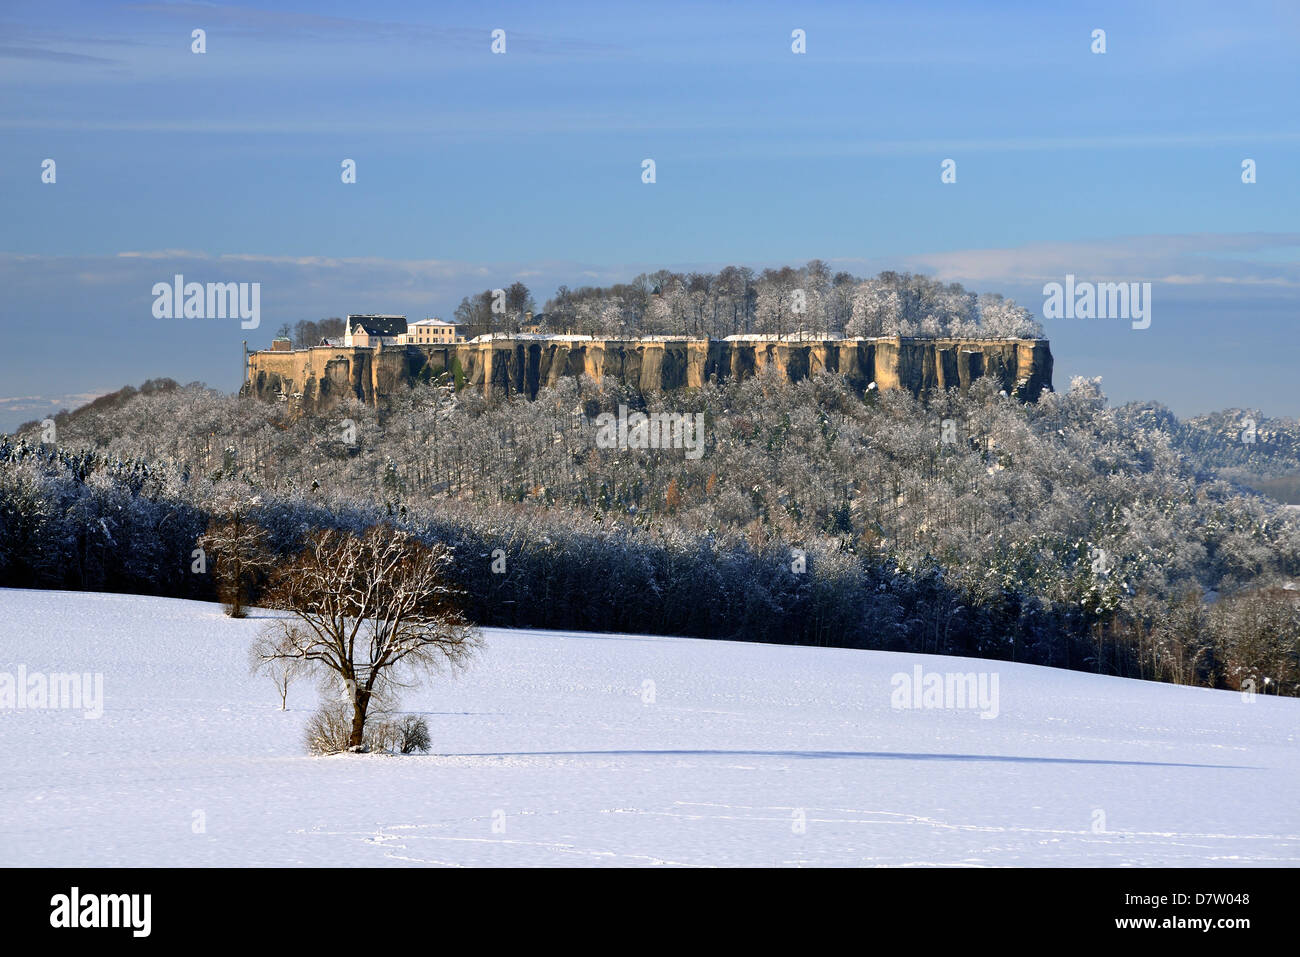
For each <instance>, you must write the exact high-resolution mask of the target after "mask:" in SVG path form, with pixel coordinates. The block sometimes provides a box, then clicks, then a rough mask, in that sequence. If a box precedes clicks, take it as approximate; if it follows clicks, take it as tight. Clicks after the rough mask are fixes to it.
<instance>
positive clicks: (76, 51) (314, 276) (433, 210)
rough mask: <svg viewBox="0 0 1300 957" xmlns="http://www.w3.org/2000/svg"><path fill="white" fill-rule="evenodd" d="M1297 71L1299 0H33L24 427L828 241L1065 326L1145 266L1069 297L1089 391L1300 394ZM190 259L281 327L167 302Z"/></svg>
mask: <svg viewBox="0 0 1300 957" xmlns="http://www.w3.org/2000/svg"><path fill="white" fill-rule="evenodd" d="M196 29H201V30H203V31H205V33H204V40H205V52H203V53H196V52H194V51H193V49H192V47H193V44H194V39H193V31H194V30H196ZM494 30H503V31H504V36H505V52H504V53H493V52H492V44H493V38H492V33H493V31H494ZM794 30H802V31H804V36H805V38H806V39H805V46H806V52H805V53H802V54H798V53H795V52H793V50H792V44H793V42H794V41H793V40H792V32H793V31H794ZM1096 30H1104V31H1105V52H1104V53H1097V52H1093V48H1094V47H1095V46H1096V41H1095V39H1094V36H1093V34H1094V31H1096ZM1298 68H1300V4H1297V3H1294V2H1237V3H1232V4H1223V3H1198V2H1195V0H1193V2H1176V3H1158V2H1152V3H1142V4H1132V3H1115V4H1108V3H1099V4H1086V3H1085V4H1070V5H1068V6H1066V5H1061V4H1042V3H979V4H975V3H968V2H960V3H957V2H954V3H883V4H873V3H862V2H852V3H833V2H832V3H818V4H806V3H793V2H786V3H764V2H747V3H743V4H741V3H717V4H698V3H690V4H685V3H673V2H656V3H653V4H648V3H628V4H621V3H610V2H599V3H563V2H557V3H547V4H536V3H518V4H510V3H490V2H489V3H465V4H461V3H418V4H417V3H412V4H395V3H387V2H369V3H366V4H355V3H335V2H328V0H326V2H312V3H306V2H298V3H293V2H285V3H263V4H257V5H233V4H217V3H202V4H200V3H128V4H117V3H111V2H95V3H65V2H60V0H39V2H26V0H6V2H5V3H4V4H3V5H2V6H0V91H2V93H0V288H2V289H3V292H4V295H3V296H0V330H2V331H3V335H4V340H3V341H4V346H3V348H0V429H4V428H7V427H8V428H11V427H13V426H14V425H16V424H17V423H19V422H22V421H25V420H28V419H33V418H41V417H43V416H44V415H47V414H49V413H51V412H53V411H56V410H57V409H59V408H63V407H75V406H76V405H78V404H80V403H81V402H84V401H86V400H88V399H89V398H90V397H93V396H94V395H97V394H102V393H104V392H107V391H111V390H113V389H117V388H120V387H121V386H123V385H126V384H135V385H138V384H139V383H140V382H142V381H144V380H145V379H148V378H152V377H156V376H169V377H171V378H174V379H176V380H178V381H180V382H191V381H196V380H201V381H204V382H206V383H208V384H209V385H211V386H213V387H215V388H220V389H224V390H230V391H233V390H234V389H236V388H238V386H239V383H240V377H241V373H242V367H243V352H242V343H243V341H244V340H248V342H249V345H250V346H252V347H265V346H266V345H267V344H268V343H269V341H270V338H271V336H272V335H273V334H274V332H275V330H276V329H278V328H279V326H280V325H281V324H282V323H284V322H289V323H293V322H295V321H297V320H299V319H319V318H323V317H326V316H339V315H346V314H347V313H384V312H396V313H405V314H407V315H408V316H411V317H412V318H416V317H424V316H450V315H451V314H452V312H453V311H454V309H455V307H456V305H457V303H459V302H460V300H461V298H462V297H463V296H465V295H467V294H471V293H474V292H477V291H480V290H482V289H486V288H495V287H499V286H505V285H508V284H509V283H511V282H513V281H514V280H516V279H519V280H522V281H524V282H525V283H527V284H528V285H529V287H530V288H531V289H532V290H533V293H534V296H535V298H536V299H537V301H538V303H539V305H540V304H541V303H542V302H544V300H545V299H546V298H547V297H548V296H550V295H551V294H552V293H553V292H554V290H555V288H556V286H558V285H560V284H561V283H563V284H567V285H569V286H571V287H574V286H579V285H585V284H606V283H611V282H615V281H626V280H628V279H631V278H632V277H634V276H635V275H637V274H638V273H640V272H643V271H653V270H655V269H660V268H670V269H678V270H688V269H717V268H720V267H722V266H724V265H727V264H740V265H749V266H753V267H755V268H763V267H766V266H779V265H785V264H791V265H798V264H801V263H803V262H806V261H807V260H809V259H812V258H820V259H823V260H826V261H827V262H828V263H830V264H831V266H832V268H834V269H836V270H839V269H845V270H848V271H850V272H854V273H856V274H860V275H870V274H874V273H876V272H878V271H880V270H882V269H898V270H903V269H907V270H912V271H920V272H925V273H927V274H930V275H935V276H938V277H940V278H943V279H945V280H950V281H958V282H962V283H963V284H964V285H966V286H967V288H970V289H974V290H976V291H979V292H985V291H992V292H1000V293H1003V294H1005V295H1008V296H1011V297H1012V298H1014V299H1016V301H1017V302H1019V303H1021V304H1022V305H1024V306H1026V307H1027V308H1028V309H1029V310H1030V311H1031V312H1033V313H1035V314H1036V315H1038V316H1039V317H1040V318H1041V317H1042V316H1043V312H1044V300H1045V296H1044V291H1043V287H1044V285H1045V284H1047V283H1050V282H1064V280H1065V277H1066V275H1067V274H1069V275H1074V276H1075V277H1076V278H1077V279H1078V280H1081V281H1084V280H1086V281H1092V282H1149V283H1151V290H1152V291H1151V324H1150V326H1149V327H1148V328H1145V329H1134V328H1132V324H1131V323H1130V322H1128V321H1125V320H1115V319H1044V325H1045V327H1046V334H1047V336H1048V337H1049V338H1050V339H1051V340H1052V351H1053V354H1054V356H1055V358H1056V376H1055V380H1056V386H1057V388H1058V389H1062V388H1068V385H1069V381H1070V377H1071V376H1073V375H1088V376H1101V377H1102V388H1103V390H1104V391H1105V392H1106V394H1107V395H1108V396H1109V397H1110V399H1111V400H1112V402H1124V401H1130V400H1155V401H1159V402H1163V403H1164V404H1166V405H1168V406H1169V407H1170V408H1172V409H1173V410H1174V411H1175V412H1176V413H1177V414H1179V415H1191V414H1196V413H1199V412H1206V411H1210V410H1214V409H1220V408H1228V407H1244V408H1252V409H1258V410H1260V411H1262V412H1264V413H1265V414H1267V415H1286V416H1297V415H1300V390H1298V389H1297V388H1296V386H1295V382H1296V378H1297V371H1296V370H1297V367H1298V363H1297V360H1296V358H1295V356H1294V355H1293V352H1294V346H1295V345H1296V343H1297V338H1298V337H1297V334H1296V332H1297V322H1300V188H1298V187H1297V179H1298V178H1300V109H1297V102H1300V96H1298V94H1300V69H1298ZM347 159H351V160H353V161H354V162H355V164H356V181H355V182H354V183H344V182H343V181H342V174H341V170H342V163H343V161H344V160H347ZM645 159H653V160H654V162H655V174H656V176H655V182H654V183H645V182H643V181H642V168H643V167H642V164H643V160H645ZM949 159H950V160H953V161H954V162H955V164H956V165H955V170H956V181H955V182H949V183H945V182H943V181H942V177H941V173H942V164H943V163H944V161H945V160H949ZM1248 159H1249V160H1253V161H1254V168H1255V182H1253V183H1244V182H1243V181H1242V176H1243V173H1242V164H1243V162H1244V161H1245V160H1248ZM46 160H53V161H54V174H55V175H54V180H55V181H54V182H52V183H50V182H43V176H47V174H46V173H45V166H46V165H47V164H45V161H46ZM176 274H181V275H183V276H184V277H185V279H186V281H197V282H249V283H252V282H257V283H260V284H261V324H260V326H259V327H258V328H257V329H253V330H249V329H243V328H241V324H240V322H239V321H238V320H235V319H158V318H155V316H154V315H153V310H152V307H153V303H154V296H153V293H152V289H153V286H154V284H155V283H158V282H171V281H172V278H173V276H175V275H176Z"/></svg>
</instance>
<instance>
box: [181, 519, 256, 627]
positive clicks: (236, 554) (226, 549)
mask: <svg viewBox="0 0 1300 957" xmlns="http://www.w3.org/2000/svg"><path fill="white" fill-rule="evenodd" d="M258 504H260V500H259V499H257V498H252V499H248V500H242V499H239V498H235V497H232V498H228V499H226V500H225V501H223V502H221V503H220V504H219V505H218V512H217V515H216V516H214V517H213V519H212V520H211V522H209V524H208V530H207V531H206V532H204V533H203V534H202V535H201V536H199V540H198V546H199V547H200V548H201V549H203V550H204V552H211V553H212V554H213V556H214V557H215V563H214V567H213V577H214V578H215V579H216V585H217V598H218V599H220V601H221V603H222V604H223V605H224V606H225V609H226V614H227V615H229V616H230V617H231V618H243V617H245V615H246V614H247V611H246V608H247V605H248V600H249V594H250V592H251V590H252V588H253V585H254V582H255V581H256V580H257V579H258V578H259V577H260V576H261V575H262V574H263V573H264V572H265V571H266V570H267V569H268V568H269V567H270V565H271V561H272V557H271V555H270V553H269V551H268V549H267V540H268V535H267V532H266V529H264V528H262V526H260V525H258V524H257V523H256V522H255V521H253V519H252V515H251V512H252V508H253V507H255V506H256V505H258Z"/></svg>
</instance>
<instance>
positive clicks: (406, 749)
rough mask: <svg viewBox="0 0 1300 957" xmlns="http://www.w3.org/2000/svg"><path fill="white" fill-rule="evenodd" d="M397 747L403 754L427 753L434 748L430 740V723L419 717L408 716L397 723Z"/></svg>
mask: <svg viewBox="0 0 1300 957" xmlns="http://www.w3.org/2000/svg"><path fill="white" fill-rule="evenodd" d="M397 735H398V737H397V747H398V749H399V750H400V751H401V752H402V753H403V754H410V753H411V752H412V751H419V752H421V753H424V752H427V751H428V750H429V748H430V747H432V742H431V741H430V740H429V723H428V722H427V721H425V720H424V719H423V718H421V717H420V716H419V715H415V714H408V715H404V716H403V717H402V720H401V721H399V722H397Z"/></svg>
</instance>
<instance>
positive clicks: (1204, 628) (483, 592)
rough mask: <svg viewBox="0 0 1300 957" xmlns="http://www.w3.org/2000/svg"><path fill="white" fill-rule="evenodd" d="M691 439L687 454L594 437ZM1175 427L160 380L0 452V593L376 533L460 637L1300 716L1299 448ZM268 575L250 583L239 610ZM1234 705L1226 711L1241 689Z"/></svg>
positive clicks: (711, 392) (1199, 426)
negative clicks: (1037, 673)
mask: <svg viewBox="0 0 1300 957" xmlns="http://www.w3.org/2000/svg"><path fill="white" fill-rule="evenodd" d="M620 404H625V405H627V406H629V407H630V408H633V409H642V410H656V411H678V412H683V413H697V412H702V413H703V414H704V416H705V426H706V427H705V443H706V444H705V453H704V454H703V455H702V456H701V457H698V458H694V457H688V456H687V455H685V454H684V452H683V450H681V449H663V448H660V449H653V448H647V449H635V448H632V449H629V448H602V447H600V445H599V444H598V443H597V442H596V441H595V435H596V428H595V426H594V422H595V418H596V416H598V415H600V414H601V413H603V412H612V411H614V410H615V409H617V408H618V406H619V405H620ZM1250 423H1251V425H1250V431H1249V435H1250V436H1251V438H1249V439H1247V438H1245V437H1244V436H1245V435H1246V434H1247V431H1246V427H1244V426H1243V425H1242V424H1241V420H1240V418H1239V417H1237V416H1235V415H1229V414H1227V413H1225V414H1223V415H1222V416H1220V417H1218V418H1214V417H1210V418H1209V419H1204V420H1200V421H1191V420H1189V422H1179V420H1178V419H1176V418H1175V417H1174V416H1173V415H1172V414H1171V413H1169V412H1168V410H1165V409H1163V408H1161V407H1159V406H1153V405H1131V406H1124V407H1118V408H1115V407H1111V406H1109V405H1108V403H1107V401H1106V399H1105V396H1104V395H1103V394H1102V392H1101V389H1100V384H1099V381H1098V380H1094V379H1082V378H1081V379H1076V380H1075V382H1074V383H1073V384H1072V387H1071V388H1070V389H1069V391H1068V392H1064V393H1051V392H1045V393H1044V394H1043V396H1042V398H1041V400H1040V401H1039V402H1037V403H1028V404H1026V403H1020V402H1017V401H1015V400H1012V399H1009V398H1007V397H1006V396H1005V395H1001V394H998V393H997V392H995V391H994V389H993V387H992V386H991V384H990V383H989V382H987V381H981V382H979V383H977V384H976V385H975V386H974V387H973V388H972V389H971V390H970V392H969V393H968V394H964V395H963V394H960V393H958V392H957V391H950V392H948V393H942V394H933V395H929V396H927V397H923V398H920V399H918V398H915V397H913V396H912V395H910V394H909V393H906V392H901V391H891V392H884V393H882V392H877V391H874V390H869V391H868V392H867V393H866V394H865V395H861V394H855V393H854V391H853V390H851V389H849V388H848V387H847V386H846V385H845V383H844V382H843V380H842V379H841V378H839V377H837V376H828V375H822V376H817V377H814V378H811V379H806V380H803V381H800V382H796V383H789V382H786V381H784V380H782V379H781V378H780V377H777V376H774V375H766V374H764V375H759V376H757V377H755V378H752V379H748V380H744V381H740V382H723V383H721V384H718V383H709V384H708V385H706V386H705V387H703V388H700V389H694V390H680V391H675V392H672V393H665V394H662V395H652V396H641V395H638V394H636V393H634V392H629V391H626V390H625V389H624V388H623V387H622V386H620V385H619V384H617V383H613V382H605V383H598V382H596V381H593V380H591V379H589V378H582V379H569V380H564V381H562V382H561V383H560V384H559V386H558V387H557V388H556V389H554V390H546V389H544V390H543V391H542V392H541V394H540V395H539V396H538V398H537V400H536V401H533V402H527V401H506V400H495V401H488V400H485V399H484V398H483V397H482V396H481V395H479V394H476V393H474V392H473V391H472V390H464V391H461V392H457V391H456V389H455V387H454V384H453V383H447V382H432V383H428V384H421V385H419V386H417V387H416V388H414V389H412V390H411V391H410V392H408V393H406V394H403V395H400V396H396V397H393V398H392V399H391V401H390V402H388V404H387V405H386V406H385V407H384V408H381V409H375V408H372V407H369V406H366V405H363V404H360V403H355V402H354V403H351V404H349V405H346V406H344V407H342V408H340V409H338V410H336V411H335V412H334V413H332V414H329V415H319V416H310V415H306V416H303V415H294V414H292V413H290V412H289V411H288V410H286V409H285V408H284V407H283V406H280V405H276V404H272V403H262V402H258V401H256V400H252V399H248V398H239V397H234V396H230V395H226V394H223V393H220V392H217V391H213V390H210V389H207V388H205V387H203V386H201V385H197V384H195V385H191V386H184V387H182V386H180V385H178V384H177V383H175V382H172V381H170V380H155V381H152V382H149V383H146V384H145V385H144V386H143V387H141V388H140V389H138V390H137V389H132V388H128V389H124V390H122V391H121V392H118V393H114V394H112V395H110V396H105V397H102V398H101V399H98V400H96V401H95V402H93V403H91V404H90V405H88V406H85V407H83V408H82V409H79V410H77V411H75V412H73V413H65V414H62V415H60V416H59V417H57V419H56V420H55V422H54V423H53V425H54V428H53V433H54V434H50V433H51V430H50V428H49V425H48V423H47V424H46V425H44V426H43V425H42V424H40V423H32V424H31V425H29V426H26V427H24V428H22V429H20V430H19V432H18V434H16V435H15V436H12V437H5V438H2V439H0V581H2V582H3V583H4V584H5V585H9V586H18V587H38V588H70V589H93V590H106V591H121V592H134V593H146V594H156V595H165V596H177V597H190V598H207V599H211V598H212V597H214V595H215V586H214V581H213V575H212V574H211V569H209V568H206V567H202V563H198V564H197V565H196V561H195V557H194V556H195V554H196V552H195V549H196V547H197V546H196V543H197V542H199V541H200V540H201V537H202V536H203V535H204V533H205V530H207V529H208V528H209V525H210V524H213V525H215V524H219V523H229V522H230V521H232V520H236V521H240V522H247V523H249V524H250V525H253V526H255V527H256V528H257V529H259V535H260V536H261V538H260V539H259V541H260V542H261V543H262V546H263V547H264V548H265V549H266V550H267V551H268V553H269V554H270V555H271V556H273V557H274V556H281V558H283V557H285V556H289V555H291V554H293V553H295V552H296V550H297V549H299V548H300V547H301V542H302V541H303V539H304V537H305V536H307V535H308V534H310V533H311V532H313V531H316V530H320V529H324V528H337V529H343V530H354V531H360V530H362V529H364V528H366V527H369V526H372V525H374V524H376V523H380V522H384V523H391V524H394V525H397V526H399V527H401V528H403V529H406V530H407V531H409V532H411V533H412V534H414V535H415V536H417V537H418V538H419V539H421V540H422V541H425V542H428V543H442V544H445V545H447V546H450V547H451V548H452V549H453V554H454V556H455V560H454V563H453V564H452V566H451V569H450V577H451V578H452V579H453V580H454V583H455V585H456V586H457V587H459V588H461V589H463V590H464V591H465V592H466V593H467V594H468V596H469V599H468V600H469V606H468V608H467V609H466V611H467V614H468V616H469V618H470V619H471V620H472V621H473V622H474V623H476V624H479V625H488V626H525V627H536V628H555V629H573V630H588V631H612V632H638V633H654V634H666V635H685V636H697V637H712V638H728V639H737V640H748V641H764V642H783V643H799V644H814V645H837V646H847V647H857V648H876V649H886V650H907V651H915V652H924V653H937V654H954V655H967V656H977V657H985V658H993V659H1004V660H1012V661H1019V662H1029V663H1037V664H1045V665H1052V666H1058V667H1065V668H1073V669H1080V670H1087V671H1093V672H1098V673H1104V674H1113V675H1123V676H1129V677H1137V678H1146V679H1153V680H1161V681H1171V682H1179V683H1185V684H1195V685H1202V686H1209V687H1216V688H1232V689H1237V688H1242V687H1252V686H1253V687H1254V688H1256V689H1258V690H1259V691H1261V692H1262V693H1269V694H1286V695H1296V694H1297V693H1300V592H1298V591H1297V590H1296V584H1295V583H1296V579H1297V577H1298V576H1300V510H1296V509H1294V508H1288V507H1287V506H1285V505H1283V504H1281V503H1279V502H1278V501H1275V500H1273V499H1270V498H1267V497H1264V496H1261V495H1259V494H1257V493H1256V492H1255V491H1253V490H1252V489H1251V488H1248V487H1247V485H1246V484H1243V482H1242V481H1238V480H1237V479H1236V478H1234V477H1233V476H1234V475H1236V474H1238V473H1240V474H1241V475H1248V473H1251V472H1252V470H1253V472H1254V473H1255V474H1258V475H1262V474H1265V473H1267V474H1270V475H1276V474H1281V473H1285V472H1288V471H1289V472H1290V474H1292V475H1294V474H1296V473H1297V472H1300V461H1297V457H1296V449H1297V447H1300V446H1297V445H1296V444H1295V437H1296V435H1297V430H1296V427H1295V423H1289V422H1285V421H1264V420H1262V419H1261V420H1260V421H1259V422H1258V423H1257V424H1256V423H1255V420H1253V419H1251V420H1250ZM263 577H264V576H263V575H262V573H259V572H257V571H256V568H254V573H253V574H251V575H250V576H249V578H248V581H247V587H248V592H249V593H248V596H247V599H248V601H249V602H251V603H256V601H257V600H258V590H259V588H260V587H262V585H263V584H264V582H263ZM1248 682H1249V683H1251V684H1247V683H1248Z"/></svg>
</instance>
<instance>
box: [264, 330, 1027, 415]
mask: <svg viewBox="0 0 1300 957" xmlns="http://www.w3.org/2000/svg"><path fill="white" fill-rule="evenodd" d="M769 367H773V368H775V369H776V370H777V371H779V372H780V373H781V374H782V375H784V376H786V377H787V378H788V379H790V380H791V381H797V380H799V379H803V378H807V377H808V376H811V375H816V374H817V373H819V372H831V373H839V374H842V375H843V376H844V377H845V380H846V381H847V382H848V384H849V385H850V387H852V388H853V389H854V390H856V391H858V392H862V391H864V390H865V389H866V388H867V386H868V385H869V384H870V383H872V382H875V383H876V387H877V388H879V389H907V390H908V391H910V392H912V393H913V394H914V395H919V394H921V393H922V392H928V391H932V390H935V389H951V388H959V389H963V390H964V389H967V388H969V387H970V384H971V383H972V382H974V381H975V380H976V379H980V378H984V377H991V378H993V379H994V380H995V381H996V382H997V383H998V384H999V387H1000V388H1002V389H1005V390H1006V391H1007V392H1008V393H1009V394H1011V395H1014V396H1016V397H1018V398H1021V399H1025V400H1027V401H1034V400H1036V399H1037V398H1038V396H1039V394H1040V393H1041V392H1042V390H1043V389H1051V388H1052V352H1051V348H1050V346H1049V344H1048V342H1047V340H1045V339H903V338H892V339H836V340H826V341H817V342H789V341H785V340H776V339H770V340H769V339H754V340H743V341H740V340H718V339H675V340H663V341H659V340H640V339H620V340H616V339H593V340H565V339H496V340H493V341H492V342H483V343H479V342H459V343H449V344H446V345H419V346H405V347H402V346H398V347H387V348H383V349H346V348H342V347H332V346H329V347H327V346H320V347H316V348H313V349H301V350H298V351H295V352H270V351H267V352H254V353H251V354H250V355H249V357H248V372H247V380H246V382H245V385H244V390H243V391H244V392H245V393H246V394H249V395H253V396H256V397H258V398H262V399H283V400H285V401H288V402H290V403H291V404H292V405H293V406H294V407H296V408H301V409H303V410H305V411H324V410H327V409H330V408H333V407H334V406H335V405H337V404H338V403H339V402H340V401H342V400H343V399H344V398H345V397H347V396H354V397H355V398H358V399H360V400H362V401H363V402H367V403H371V404H376V403H377V402H378V401H379V399H380V398H381V397H382V396H385V395H389V394H392V393H394V392H396V391H397V390H399V389H401V388H406V387H408V386H409V385H411V384H412V383H414V382H415V381H417V380H418V379H420V378H424V377H427V376H433V377H437V376H440V375H443V374H451V375H454V376H456V377H457V379H458V380H459V379H461V378H462V377H463V382H464V387H465V388H474V389H478V390H480V391H482V392H483V393H484V394H485V395H489V396H507V395H524V396H526V397H527V398H530V399H531V398H533V397H534V396H536V394H537V391H538V389H540V388H541V387H543V386H554V385H555V384H557V383H558V382H559V381H560V379H562V378H565V377H570V376H579V375H582V374H584V373H585V374H587V375H589V376H591V377H592V378H594V379H604V378H607V377H613V378H616V379H619V380H621V381H623V382H626V383H628V384H630V385H632V386H633V387H635V388H636V389H637V390H639V391H641V392H657V391H661V390H667V389H681V388H694V387H698V386H701V385H703V384H704V383H705V382H707V381H709V380H710V379H711V378H714V377H716V378H717V379H719V380H722V379H729V378H741V379H744V378H749V377H750V376H753V375H757V374H758V373H759V372H761V371H763V370H764V369H767V368H769Z"/></svg>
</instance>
